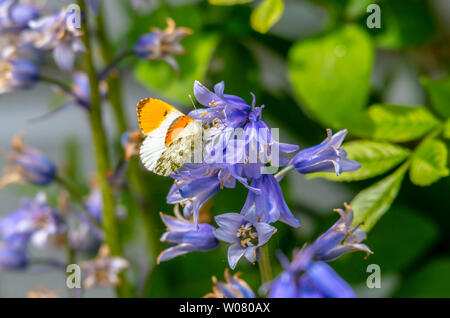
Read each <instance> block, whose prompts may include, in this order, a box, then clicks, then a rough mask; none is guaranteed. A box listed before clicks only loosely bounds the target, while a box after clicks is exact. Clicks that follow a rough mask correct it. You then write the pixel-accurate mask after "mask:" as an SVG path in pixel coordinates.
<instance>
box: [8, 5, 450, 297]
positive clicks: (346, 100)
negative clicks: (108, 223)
mask: <svg viewBox="0 0 450 318" xmlns="http://www.w3.org/2000/svg"><path fill="white" fill-rule="evenodd" d="M136 2H140V3H139V6H138V8H137V9H135V8H132V7H131V6H130V5H129V4H130V2H129V1H119V0H114V1H112V0H111V1H108V5H107V8H106V9H107V21H108V23H109V25H111V27H110V28H109V29H108V30H107V32H108V33H110V35H111V36H112V38H113V41H114V43H115V44H116V47H117V51H119V50H120V49H122V48H124V47H131V46H132V45H133V44H134V42H135V41H136V39H137V38H138V37H139V35H141V34H142V33H144V32H147V31H148V29H149V28H150V27H151V26H157V27H160V28H164V27H165V19H166V17H171V18H173V19H174V20H175V21H176V23H177V25H178V26H186V27H190V28H192V29H193V30H194V35H192V36H189V37H186V38H185V39H184V40H183V41H182V43H183V45H184V47H185V48H186V50H187V53H186V54H185V55H183V56H179V57H177V61H178V62H179V64H180V69H181V74H176V73H175V72H174V71H173V70H172V69H170V67H169V66H168V65H167V64H166V63H164V62H150V61H137V60H133V59H131V60H129V61H128V62H127V63H126V64H125V65H124V71H123V74H122V76H121V78H122V81H123V82H124V87H123V90H124V94H125V100H126V105H127V113H128V117H129V118H128V120H129V123H130V125H131V126H132V127H135V128H136V127H137V121H136V118H135V115H134V107H135V103H136V102H137V101H138V100H139V99H140V98H143V97H148V96H155V95H156V96H158V97H160V98H164V99H166V100H168V101H170V102H172V103H173V105H176V106H177V107H180V108H181V109H184V110H186V111H188V110H190V109H191V108H192V105H191V102H190V99H189V94H192V86H193V82H194V80H199V81H201V82H202V83H203V84H205V85H206V86H208V87H211V88H212V86H213V85H214V84H215V83H216V82H218V81H222V80H224V81H225V89H226V92H227V93H229V94H235V95H239V96H241V97H243V98H244V99H246V100H247V101H248V102H251V96H250V92H253V93H254V94H255V95H256V101H257V103H258V104H264V105H265V108H264V113H263V118H264V120H266V121H267V122H268V123H269V124H270V126H271V127H276V128H280V139H281V140H282V141H283V142H291V143H296V144H299V145H300V146H301V147H308V146H311V145H314V144H317V143H319V142H321V141H322V140H323V139H324V138H325V137H326V134H325V129H326V128H332V129H333V130H334V131H337V130H338V129H342V128H347V129H348V130H349V137H348V141H350V142H354V145H353V147H352V146H351V144H349V147H348V148H346V147H345V145H344V148H345V149H347V151H348V152H349V156H350V158H354V159H358V160H360V161H361V162H362V165H363V169H364V168H365V167H366V168H367V169H365V170H363V171H362V172H360V174H358V175H350V176H349V177H348V178H347V179H346V180H345V181H346V182H342V181H343V179H342V178H341V179H337V180H326V179H324V178H320V176H313V177H308V178H305V177H304V176H301V175H299V174H291V175H289V176H288V177H287V178H286V179H284V180H283V182H282V183H281V186H282V188H283V191H284V195H285V198H286V201H287V203H288V205H289V207H290V208H291V210H292V211H293V213H294V214H295V215H296V216H297V217H298V218H300V220H301V222H302V226H301V227H300V228H298V229H293V228H290V227H288V226H286V225H284V224H281V223H279V224H277V228H278V232H277V234H276V235H275V236H274V237H273V238H272V240H271V241H270V250H271V252H272V253H273V254H275V251H277V250H281V251H283V252H284V253H285V254H286V255H288V256H289V257H290V255H291V253H292V250H293V249H295V248H300V247H301V246H302V245H303V244H304V243H305V242H312V241H313V240H314V239H315V238H316V237H317V235H320V234H321V233H322V232H323V231H324V230H326V229H328V228H329V227H330V226H331V225H332V224H333V223H334V222H335V221H336V219H337V214H336V213H334V212H332V209H333V208H340V207H342V205H343V202H349V203H350V202H352V200H353V199H354V197H355V196H356V195H357V194H358V193H361V191H363V190H365V189H369V190H370V191H371V192H370V193H368V192H363V194H364V193H366V194H367V193H368V195H366V196H364V195H360V196H359V199H358V200H357V201H356V202H355V201H354V202H352V203H353V204H354V205H357V208H356V210H357V211H359V212H360V213H361V214H359V217H360V218H361V219H360V221H362V220H364V221H366V225H367V224H371V226H370V227H371V229H370V228H368V229H370V231H369V232H368V239H367V241H366V242H365V243H366V244H367V245H368V246H369V247H370V248H371V249H372V251H374V254H373V255H371V256H369V257H368V258H367V259H364V255H363V254H362V253H354V254H351V255H346V256H344V257H342V258H341V259H339V260H338V261H335V262H333V263H331V264H330V265H331V266H332V267H333V268H334V269H335V270H336V271H337V272H338V273H339V274H340V275H341V276H342V277H343V278H344V279H345V280H346V281H348V282H349V283H350V284H351V285H352V286H353V287H354V288H355V291H356V293H357V294H358V295H359V296H361V297H450V256H449V252H450V193H449V192H450V180H449V178H448V169H447V168H446V167H448V158H447V150H446V149H447V148H448V147H449V145H450V142H449V139H448V137H450V132H449V130H450V129H449V126H450V124H449V121H448V117H449V116H450V80H449V77H448V70H449V66H450V2H449V1H445V0H432V1H431V0H430V1H421V0H395V1H393V0H391V1H374V0H372V1H366V0H342V1H340V0H316V1H314V0H311V1H301V0H297V1H294V0H285V1H282V0H279V1H273V0H263V1H259V0H257V1H236V0H211V3H209V2H207V1H175V0H174V1H149V2H146V1H136ZM244 2H245V3H244ZM370 4H378V5H379V8H380V10H381V11H380V12H381V15H380V17H381V27H380V28H374V29H370V28H368V27H367V18H368V17H369V15H370V14H371V13H368V12H367V7H368V5H370ZM265 7H267V8H265ZM277 18H279V20H278V19H277ZM261 21H262V22H261ZM267 21H275V22H276V23H275V24H274V25H273V26H272V25H269V26H268V25H266V24H267ZM267 29H269V30H268V31H267V32H265V33H260V32H258V31H266V30H267ZM50 68H51V67H50ZM39 92H40V93H41V95H42V94H43V95H45V94H47V95H48V94H49V93H48V92H47V91H43V90H41V91H39ZM15 94H17V95H18V96H17V97H16V96H15V97H14V99H15V103H17V104H21V103H22V102H21V101H22V100H23V99H20V98H19V96H20V94H21V93H19V92H18V93H15ZM27 94H28V93H27ZM24 96H25V97H23V98H25V101H26V98H28V99H29V98H30V97H31V96H30V95H28V97H26V96H27V95H24ZM9 98H11V99H12V97H9ZM2 99H3V98H2ZM2 99H0V105H1V107H2V109H3V110H4V109H5V108H6V107H7V106H6V104H7V103H8V101H7V100H3V101H2ZM50 100H51V97H50ZM10 101H11V100H10ZM44 103H45V102H44ZM47 104H48V103H47ZM373 105H375V107H372V106H373ZM377 105H378V106H377ZM390 105H396V106H390ZM44 106H45V107H47V106H46V105H44ZM44 106H42V107H44ZM398 107H400V108H398ZM412 107H414V108H412ZM16 111H17V112H19V113H20V114H23V113H24V112H25V111H26V108H25V107H22V108H18V110H16ZM406 113H407V114H406ZM7 116H8V115H6V116H2V117H7ZM17 116H18V117H20V116H19V115H17ZM61 116H63V115H61ZM107 118H108V117H107ZM109 119H110V118H109ZM6 120H7V119H6V118H3V119H1V122H2V123H3V122H4V121H6ZM52 120H54V119H51V120H50V121H49V122H51V121H52ZM47 124H49V123H47ZM39 125H41V126H40V127H41V128H35V129H43V128H42V127H44V124H39ZM108 125H110V124H108ZM110 126H111V127H110V132H111V131H114V129H115V128H114V126H113V125H110ZM79 127H80V126H78V127H76V126H75V127H74V129H73V132H72V133H68V134H66V135H67V136H65V137H64V138H63V137H59V139H58V140H55V137H50V136H47V137H45V136H44V137H43V138H45V140H43V139H41V140H40V141H39V144H40V145H41V146H42V147H43V148H44V149H45V147H46V144H47V143H57V144H58V146H57V147H56V146H55V148H56V149H57V150H58V152H59V155H58V157H57V158H55V160H56V159H57V161H58V163H59V164H63V165H64V166H65V167H66V169H65V172H66V174H67V175H69V176H72V177H73V179H75V180H76V181H77V182H79V183H80V187H83V186H84V187H85V191H87V184H86V183H85V182H83V177H85V176H89V174H90V169H92V168H91V166H90V164H84V165H83V164H82V163H83V162H85V161H87V160H90V159H84V160H83V159H82V158H83V157H85V156H86V154H85V151H86V152H88V151H90V150H85V147H89V146H86V145H85V143H86V138H85V137H83V136H80V135H79V134H78V133H79V130H80V128H79ZM26 129H27V130H28V128H26ZM30 129H34V128H30ZM67 129H68V130H70V129H71V128H70V127H68V128H67ZM439 129H440V130H439ZM437 130H438V131H437ZM2 131H6V128H3V129H2ZM435 131H437V134H438V136H431V137H430V134H432V133H433V132H435ZM12 133H13V131H12V128H11V127H10V128H9V130H8V133H7V134H8V135H12ZM111 135H113V133H111ZM441 135H442V136H444V137H445V138H441ZM6 136H7V135H6V134H5V137H4V138H5V139H3V138H2V145H4V144H6ZM8 137H9V136H8ZM428 137H429V138H431V139H433V140H436V141H437V142H438V145H428V144H426V143H424V141H425V140H428V139H427V138H428ZM446 138H447V139H446ZM30 139H31V140H33V139H32V138H30ZM62 139H64V140H62ZM362 139H364V140H365V141H364V142H366V143H365V144H364V143H363V144H361V142H360V140H362ZM3 142H5V143H3ZM56 149H55V151H56ZM419 150H420V151H419ZM433 152H437V154H436V155H433V156H432V158H428V157H427V155H428V154H430V153H433ZM62 153H65V155H62ZM77 158H78V159H77ZM80 158H81V159H80ZM88 158H90V157H88ZM69 159H70V160H69ZM401 162H406V163H407V164H409V166H407V167H406V168H408V169H409V171H407V170H401V168H400V169H399V170H395V169H398V168H397V167H400V163H401ZM424 162H425V163H424ZM430 162H431V164H430ZM140 173H141V174H142V178H143V180H144V182H146V184H147V187H148V189H149V193H151V196H150V197H148V198H147V200H148V201H147V205H146V208H145V215H144V218H146V219H147V221H148V222H147V223H143V222H141V219H142V218H141V217H142V215H141V214H140V213H141V212H139V211H138V210H137V209H133V207H132V206H129V201H130V200H128V199H127V192H125V193H124V195H123V197H122V199H121V203H122V204H123V205H124V206H125V207H127V208H128V209H127V210H128V218H127V219H126V221H123V222H122V225H121V226H122V227H123V236H124V238H126V247H125V256H127V257H128V258H129V259H130V260H131V262H132V263H133V268H134V269H135V271H134V274H130V279H131V280H132V281H133V280H134V281H139V284H138V289H139V291H140V292H141V294H142V295H143V296H147V297H201V296H203V295H205V294H206V293H208V292H209V291H210V290H211V287H212V282H211V276H213V275H215V276H217V278H218V279H219V280H222V279H223V272H224V270H225V268H227V267H228V264H227V260H226V247H227V246H226V245H225V244H222V245H221V246H220V248H219V249H217V250H215V251H213V252H208V253H191V254H188V255H185V256H181V257H178V258H176V259H174V260H171V261H169V262H165V263H162V264H160V265H156V267H155V268H154V270H153V273H152V275H151V276H148V277H147V276H146V269H148V268H149V267H152V266H154V259H155V258H154V255H157V253H158V252H159V251H161V250H162V249H164V248H165V247H166V245H164V244H155V245H154V246H153V255H152V254H150V253H148V251H146V247H145V246H146V243H144V241H145V239H144V238H143V237H144V236H145V235H148V236H151V237H158V236H159V235H160V234H161V233H162V232H164V225H163V224H162V222H161V221H160V220H159V216H158V212H160V211H163V212H165V213H170V212H171V210H172V208H173V207H172V206H170V205H168V204H166V203H165V197H166V195H167V192H168V190H169V188H170V185H171V180H170V179H166V178H162V177H158V176H154V175H151V174H150V173H147V172H144V171H143V170H142V171H141V172H140ZM389 178H390V179H389ZM332 179H333V178H332ZM378 182H381V183H378ZM374 185H378V187H377V188H376V189H375V190H376V191H375V190H374V188H373V186H374ZM8 191H9V192H7V194H2V202H4V200H13V201H10V202H14V200H15V199H11V195H14V197H18V196H19V195H21V194H23V193H24V191H26V193H29V194H32V193H34V192H36V191H37V189H35V188H33V187H27V188H26V189H24V187H23V186H21V187H14V188H13V189H12V190H11V189H9V190H8ZM48 191H49V193H50V197H52V191H53V192H56V190H55V189H52V188H50V189H49V190H48ZM3 193H5V192H3ZM246 194H247V190H246V189H245V188H244V187H242V186H238V187H237V188H236V189H231V190H230V189H226V190H224V191H221V192H220V193H219V194H217V195H216V196H215V197H214V198H213V199H212V200H210V202H209V203H208V204H207V206H206V207H205V208H204V209H203V210H202V213H203V217H205V218H209V219H212V217H213V216H214V215H215V214H219V213H226V212H238V211H240V210H241V208H242V205H243V203H244V201H245V197H246ZM128 195H129V194H128ZM5 196H8V198H6V197H5ZM55 196H56V195H53V197H55ZM368 196H370V199H368V198H367V197H368ZM367 202H369V204H370V207H369V210H370V209H372V210H370V211H366V210H363V206H364V204H366V205H367ZM6 212H8V210H6V208H5V207H3V208H1V213H2V214H3V213H6ZM363 214H364V215H363ZM361 215H362V216H361ZM381 215H382V217H380V218H378V217H379V216H381ZM377 221H378V222H377ZM144 224H147V225H148V224H151V227H148V226H147V228H146V229H145V228H144V227H145V225H144ZM369 264H378V265H380V268H381V273H382V282H381V288H380V289H369V288H367V287H366V284H365V282H366V279H367V277H368V275H369V274H368V273H366V268H367V266H368V265H369ZM272 265H273V270H274V274H275V275H276V274H278V273H279V272H280V271H281V267H280V266H279V264H278V261H277V260H276V259H275V257H274V258H273V260H272ZM237 271H239V272H241V273H242V278H243V279H245V280H246V281H247V282H248V283H249V284H250V285H251V287H252V288H253V289H254V290H255V291H256V290H257V289H258V287H259V272H258V268H257V265H251V264H248V263H246V262H241V263H239V265H238V267H237ZM0 275H1V276H0V285H2V287H0V292H1V293H2V295H3V294H4V295H8V291H7V290H6V288H5V287H4V286H6V285H5V283H4V281H6V282H7V285H10V284H13V282H14V279H13V278H17V277H16V276H13V277H5V276H3V275H7V274H4V273H2V274H0ZM15 275H17V274H15ZM2 276H3V277H2ZM145 279H147V281H145ZM49 280H50V279H47V283H48V284H50V285H51V284H52V283H51V282H49ZM22 284H23V285H24V286H26V282H23V283H22ZM43 284H46V283H43ZM28 287H29V288H28V289H31V288H33V287H34V286H28ZM18 292H19V291H18ZM89 295H98V294H95V293H93V294H89V293H88V294H87V296H89ZM100 295H109V294H108V293H107V292H106V293H105V294H100Z"/></svg>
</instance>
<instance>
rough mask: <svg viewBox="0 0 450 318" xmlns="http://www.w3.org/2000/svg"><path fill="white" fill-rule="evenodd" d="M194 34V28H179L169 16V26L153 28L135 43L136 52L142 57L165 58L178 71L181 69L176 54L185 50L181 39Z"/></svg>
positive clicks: (151, 58) (149, 58)
mask: <svg viewBox="0 0 450 318" xmlns="http://www.w3.org/2000/svg"><path fill="white" fill-rule="evenodd" d="M189 34H192V30H191V29H188V28H184V27H179V28H177V27H176V25H175V22H174V21H173V20H172V19H170V18H167V28H166V29H165V30H160V29H159V28H152V29H151V32H150V33H147V34H144V35H142V36H141V37H139V39H138V40H137V42H136V44H135V45H134V53H135V54H136V55H138V56H139V57H140V58H142V59H147V60H164V61H166V62H167V63H169V65H170V66H171V67H172V68H173V69H174V70H176V71H178V70H179V67H178V63H177V61H176V60H175V58H174V57H173V56H174V55H179V54H183V53H184V52H185V50H184V48H183V46H181V44H180V41H181V40H182V39H183V38H184V37H185V36H186V35H189Z"/></svg>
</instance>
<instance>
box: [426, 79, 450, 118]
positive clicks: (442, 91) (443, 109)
mask: <svg viewBox="0 0 450 318" xmlns="http://www.w3.org/2000/svg"><path fill="white" fill-rule="evenodd" d="M421 82H422V85H423V86H425V87H426V89H427V91H428V94H429V95H430V99H431V105H432V106H433V108H434V109H435V110H436V111H437V112H438V113H439V114H440V115H441V116H443V117H444V118H449V117H450V77H447V78H445V79H442V80H431V79H429V78H426V77H424V78H422V79H421Z"/></svg>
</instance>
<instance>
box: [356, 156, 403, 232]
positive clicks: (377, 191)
mask: <svg viewBox="0 0 450 318" xmlns="http://www.w3.org/2000/svg"><path fill="white" fill-rule="evenodd" d="M407 169H408V163H405V164H403V165H402V166H401V167H400V168H398V169H397V170H396V171H395V172H394V173H393V174H391V175H389V176H388V177H386V178H384V179H382V180H381V181H378V182H377V183H375V184H374V185H372V186H370V187H368V188H367V189H364V190H362V191H361V192H360V193H358V195H357V196H356V197H355V198H354V199H353V201H352V202H351V203H350V205H351V207H352V208H353V211H354V213H355V217H354V219H353V223H354V224H359V223H363V225H362V226H361V228H362V229H363V230H365V231H367V232H368V231H369V230H370V229H371V228H372V227H373V226H374V225H375V224H376V223H377V221H378V220H379V219H380V217H381V216H383V214H384V213H386V211H387V210H388V209H389V207H390V206H391V204H392V202H393V201H394V199H395V198H396V197H397V194H398V191H399V190H400V186H401V183H402V180H403V177H404V176H405V172H406V170H407Z"/></svg>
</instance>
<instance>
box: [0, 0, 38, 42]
mask: <svg viewBox="0 0 450 318" xmlns="http://www.w3.org/2000/svg"><path fill="white" fill-rule="evenodd" d="M39 13H40V12H39V9H38V8H36V7H34V6H31V5H29V4H22V3H20V2H19V1H18V0H2V1H0V34H2V33H9V32H19V31H21V30H23V29H25V28H27V27H28V22H30V21H31V20H34V19H37V18H38V17H39Z"/></svg>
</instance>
